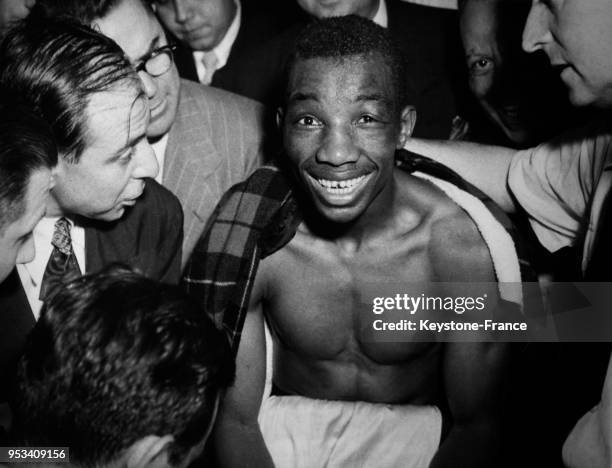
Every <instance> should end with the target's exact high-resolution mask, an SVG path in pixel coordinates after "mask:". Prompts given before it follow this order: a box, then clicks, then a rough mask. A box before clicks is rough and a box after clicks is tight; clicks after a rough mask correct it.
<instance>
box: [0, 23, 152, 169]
mask: <svg viewBox="0 0 612 468" xmlns="http://www.w3.org/2000/svg"><path fill="white" fill-rule="evenodd" d="M0 85H2V86H4V87H5V88H6V89H8V90H9V92H11V93H14V94H16V95H19V96H21V97H22V98H23V99H24V100H25V101H26V102H28V103H29V105H31V106H32V108H33V109H34V111H35V112H36V113H37V114H39V115H40V116H41V117H42V118H43V119H44V120H45V121H46V122H47V123H48V124H49V125H50V127H51V129H52V132H53V136H54V138H55V141H56V144H57V147H58V153H59V155H60V156H61V157H64V158H66V159H67V160H68V161H73V162H76V161H78V160H79V156H80V154H81V153H82V152H83V150H84V148H85V146H86V134H87V128H86V126H87V118H86V108H87V105H88V103H89V100H90V98H91V96H92V95H93V94H95V93H98V92H102V91H109V90H114V89H118V88H120V87H127V88H128V89H129V88H133V89H134V90H136V94H138V93H142V91H141V84H140V80H139V78H138V76H137V74H136V72H134V70H133V69H132V67H131V65H130V63H129V61H128V60H127V59H126V58H125V57H124V55H123V51H122V50H121V48H119V46H118V45H117V44H116V43H115V42H114V41H112V40H111V39H109V38H107V37H105V36H103V35H102V34H100V33H98V32H96V31H94V30H93V29H91V28H89V27H88V26H83V25H81V24H79V23H76V22H74V21H71V20H64V19H45V20H41V19H39V18H35V17H32V16H30V17H28V18H27V19H26V20H25V21H23V22H21V23H20V24H18V25H17V26H16V27H14V28H12V29H11V30H10V31H9V33H8V34H7V36H6V37H5V38H4V40H3V41H2V43H1V44H0Z"/></svg>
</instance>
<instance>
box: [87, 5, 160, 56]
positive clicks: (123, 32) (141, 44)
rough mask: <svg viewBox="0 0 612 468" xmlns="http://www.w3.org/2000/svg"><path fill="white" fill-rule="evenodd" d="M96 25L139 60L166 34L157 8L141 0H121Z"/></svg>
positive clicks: (97, 20) (128, 53)
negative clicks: (153, 9) (157, 16)
mask: <svg viewBox="0 0 612 468" xmlns="http://www.w3.org/2000/svg"><path fill="white" fill-rule="evenodd" d="M93 26H94V27H95V28H97V29H99V30H100V32H101V33H102V34H104V35H106V36H108V37H110V38H111V39H113V40H114V41H115V42H117V44H119V46H120V47H121V48H122V49H123V51H124V52H125V53H126V55H127V56H128V57H129V58H130V60H133V61H134V60H139V59H140V58H141V57H142V56H143V55H145V54H146V53H148V52H150V50H151V49H152V48H155V47H156V46H158V45H159V44H161V43H165V34H164V32H163V29H162V27H161V26H160V24H159V22H158V21H157V19H156V17H155V15H154V13H153V11H152V10H151V9H150V7H148V6H147V5H144V4H143V3H142V1H141V0H121V1H120V2H119V3H117V5H115V6H114V7H113V8H111V9H110V10H109V11H108V13H107V14H106V15H105V16H103V17H101V18H98V19H96V20H95V21H94V24H93Z"/></svg>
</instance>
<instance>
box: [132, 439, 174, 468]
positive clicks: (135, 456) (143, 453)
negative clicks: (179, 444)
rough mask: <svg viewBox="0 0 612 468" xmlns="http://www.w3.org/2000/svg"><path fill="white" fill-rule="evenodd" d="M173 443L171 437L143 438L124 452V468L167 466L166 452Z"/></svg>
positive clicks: (160, 467)
mask: <svg viewBox="0 0 612 468" xmlns="http://www.w3.org/2000/svg"><path fill="white" fill-rule="evenodd" d="M173 441H174V438H173V437H172V436H171V435H166V436H154V435H149V436H145V437H143V438H142V439H139V440H137V441H136V442H134V443H133V444H132V445H131V446H130V447H129V448H128V449H127V451H126V455H125V465H124V466H125V467H126V468H156V467H159V468H163V467H167V466H169V461H168V458H169V455H168V450H169V447H170V444H171V443H172V442H173Z"/></svg>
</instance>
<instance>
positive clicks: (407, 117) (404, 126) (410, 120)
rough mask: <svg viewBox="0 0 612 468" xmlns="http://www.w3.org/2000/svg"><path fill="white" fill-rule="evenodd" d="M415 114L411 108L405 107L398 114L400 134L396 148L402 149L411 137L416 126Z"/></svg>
mask: <svg viewBox="0 0 612 468" xmlns="http://www.w3.org/2000/svg"><path fill="white" fill-rule="evenodd" d="M416 119H417V114H416V109H415V108H414V107H413V106H406V107H404V108H403V109H402V112H401V114H400V133H399V136H398V141H397V148H398V149H400V148H403V147H404V145H405V144H406V141H408V138H410V136H411V135H412V131H413V130H414V125H415V124H416Z"/></svg>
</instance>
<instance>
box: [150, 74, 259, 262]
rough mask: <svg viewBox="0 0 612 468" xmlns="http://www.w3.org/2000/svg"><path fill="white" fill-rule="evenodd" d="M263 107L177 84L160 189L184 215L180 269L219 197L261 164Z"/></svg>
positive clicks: (212, 90) (233, 96)
mask: <svg viewBox="0 0 612 468" xmlns="http://www.w3.org/2000/svg"><path fill="white" fill-rule="evenodd" d="M263 128H264V110H263V106H262V105H261V104H259V103H258V102H256V101H253V100H251V99H248V98H245V97H242V96H238V95H236V94H233V93H230V92H227V91H223V90H220V89H216V88H211V87H208V86H203V85H201V84H199V83H194V82H191V81H187V80H181V92H180V98H179V105H178V111H177V115H176V118H175V120H174V123H173V124H172V127H171V128H170V132H169V136H168V145H167V147H166V153H165V157H164V172H163V176H162V184H163V185H164V186H165V187H166V188H168V189H169V190H170V191H171V192H172V193H174V194H175V195H176V196H177V198H178V199H179V201H180V202H181V205H182V206H183V212H184V225H183V232H184V239H183V257H182V265H185V263H186V261H187V259H188V258H189V256H190V255H191V252H192V251H193V248H194V246H195V244H196V242H197V240H198V239H199V237H200V235H201V233H202V231H204V226H205V225H206V221H207V220H208V218H209V217H210V215H211V214H212V212H213V210H214V208H215V206H216V205H217V202H218V201H219V200H220V199H221V196H222V195H223V194H224V193H225V191H227V190H228V189H229V188H230V187H231V186H233V185H234V184H236V183H238V182H241V181H242V180H244V179H246V178H247V177H248V176H249V175H250V174H251V173H252V172H253V171H254V170H255V169H256V168H257V167H258V166H260V165H261V163H262V161H263V141H264V131H263Z"/></svg>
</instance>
